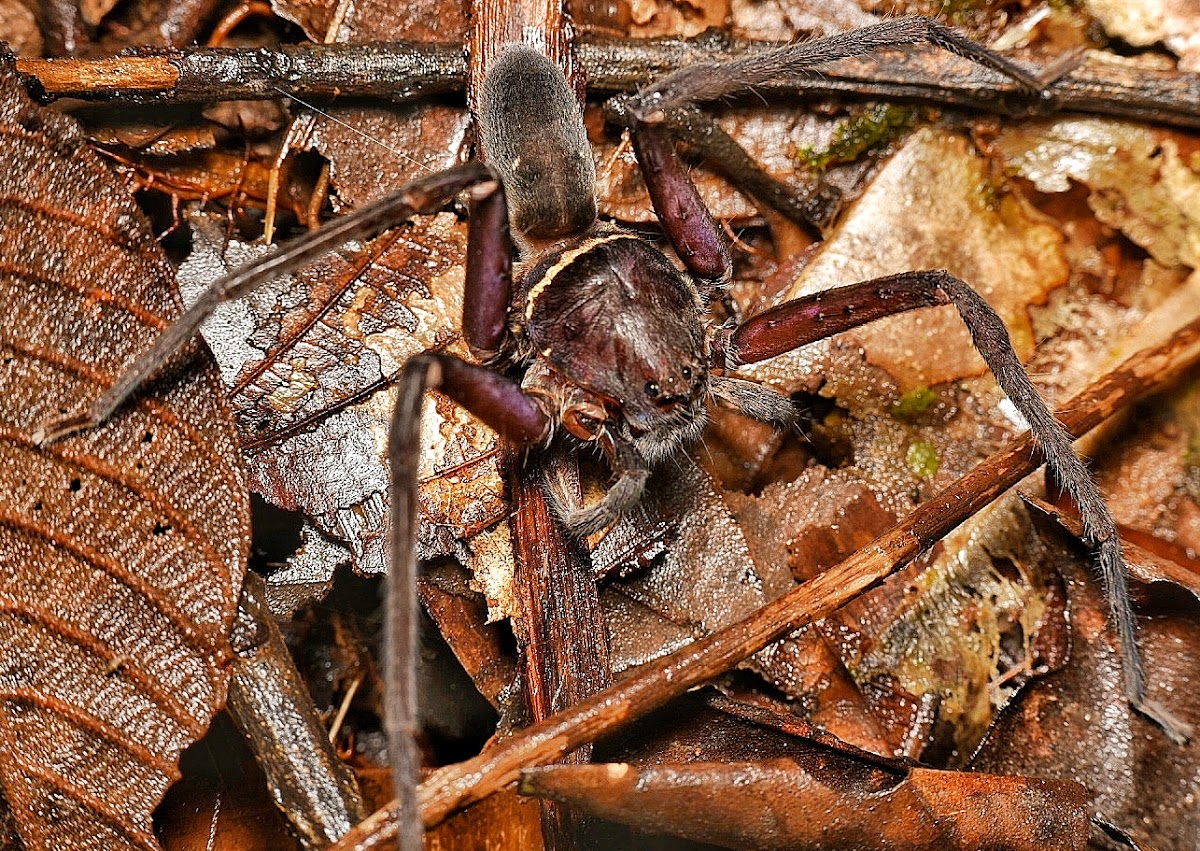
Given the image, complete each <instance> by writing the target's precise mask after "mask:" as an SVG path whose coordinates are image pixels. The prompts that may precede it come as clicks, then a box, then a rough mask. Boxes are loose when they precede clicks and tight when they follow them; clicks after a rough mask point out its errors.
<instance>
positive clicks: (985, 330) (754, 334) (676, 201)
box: [616, 16, 1191, 741]
mask: <svg viewBox="0 0 1200 851" xmlns="http://www.w3.org/2000/svg"><path fill="white" fill-rule="evenodd" d="M921 41H927V42H929V43H931V44H933V45H936V46H938V47H941V48H943V49H945V50H948V51H950V52H952V53H955V54H957V55H959V56H963V57H964V58H966V59H970V60H971V61H973V62H976V63H978V64H980V65H983V66H985V67H987V68H991V69H992V70H994V71H997V72H998V73H1001V74H1004V75H1005V76H1007V77H1010V78H1012V79H1013V80H1015V81H1016V82H1017V83H1019V84H1020V85H1021V86H1023V87H1024V88H1027V89H1028V90H1030V91H1031V92H1034V93H1036V94H1040V95H1042V96H1043V97H1045V98H1047V99H1049V95H1048V93H1047V91H1046V88H1045V86H1044V85H1043V83H1042V82H1041V81H1040V80H1039V79H1038V78H1037V77H1036V76H1034V75H1033V74H1031V73H1029V72H1028V71H1026V70H1025V69H1023V68H1021V67H1020V66H1018V65H1016V64H1015V63H1013V62H1011V61H1009V60H1008V59H1006V58H1004V57H1003V56H1001V55H1000V54H998V53H995V52H994V51H991V50H989V49H987V48H986V47H983V46H982V45H979V44H976V43H975V42H973V41H971V40H969V39H967V38H965V37H964V36H961V35H959V34H958V33H956V32H955V31H954V30H952V29H950V28H948V27H946V26H944V25H942V24H939V23H937V22H936V21H933V20H931V19H929V18H926V17H922V16H912V17H907V18H897V19H893V20H889V21H883V22H881V23H879V24H876V25H875V26H871V27H865V28H863V29H859V30H852V31H850V32H846V33H839V34H837V35H834V36H831V37H829V38H824V39H818V40H816V41H811V42H806V43H803V44H796V45H788V46H786V47H781V48H778V49H776V50H772V51H767V52H765V53H763V54H761V55H759V56H750V57H746V58H745V59H739V60H735V61H734V62H730V63H727V64H724V65H713V64H698V65H692V66H689V67H687V68H683V69H681V70H679V71H676V72H675V73H673V74H670V75H668V76H667V77H665V78H663V79H662V80H660V81H658V82H656V83H653V84H651V85H650V86H647V87H645V88H643V89H641V90H639V91H638V93H637V94H636V95H634V96H633V97H632V98H629V99H628V100H627V101H626V102H625V103H624V104H623V105H622V106H621V107H620V108H619V109H617V110H616V112H617V114H618V115H620V116H621V117H623V118H624V119H625V120H626V121H627V122H628V124H629V126H630V131H631V134H632V135H633V138H634V142H635V145H634V150H635V151H636V153H637V156H638V160H639V163H640V164H641V166H642V173H643V175H644V176H645V179H646V184H647V188H648V189H649V191H650V198H651V201H652V202H653V203H654V207H655V209H656V210H657V211H658V215H659V218H660V220H661V221H662V223H663V230H664V232H665V233H666V234H667V237H668V239H669V240H670V241H671V244H672V245H673V246H674V247H675V248H676V251H677V252H678V253H679V255H680V257H681V259H682V260H683V261H684V263H685V265H687V266H688V268H689V269H690V270H691V271H692V272H693V273H694V274H696V275H697V276H699V277H701V278H708V279H710V280H718V281H719V280H720V279H721V278H722V277H727V276H728V265H727V264H728V255H727V254H724V253H723V252H724V245H723V243H721V239H720V235H719V233H718V232H717V229H716V225H715V224H714V223H713V221H712V217H711V216H710V215H709V214H708V211H707V210H706V209H705V208H704V204H703V201H702V200H701V199H700V196H699V193H698V192H697V190H696V187H695V184H694V183H692V180H691V178H690V177H689V176H688V174H687V172H686V170H685V169H684V168H683V166H682V164H681V163H680V160H679V158H678V156H677V155H676V154H675V153H674V150H673V146H672V144H671V141H670V138H669V136H668V133H667V132H665V131H666V130H669V129H670V128H671V127H672V126H675V127H679V126H683V127H685V128H686V127H687V123H686V121H685V120H684V119H683V118H674V119H673V118H672V117H673V116H674V115H675V114H676V113H679V112H680V111H682V110H685V109H691V108H692V105H693V104H695V103H698V102H704V101H712V100H716V99H718V98H722V97H726V96H728V95H732V94H737V93H741V92H745V91H748V90H752V89H753V88H754V87H755V86H757V85H761V84H763V83H766V82H768V81H777V80H780V79H783V78H787V77H788V76H791V75H797V74H803V73H804V72H805V70H806V69H809V68H811V67H812V66H815V65H819V64H820V63H822V62H828V61H831V60H834V59H841V58H845V57H848V56H854V55H858V54H862V53H866V52H869V51H871V50H876V49H881V48H889V47H899V46H902V45H906V44H914V43H918V42H921ZM660 128H665V130H664V129H660ZM706 230H707V231H708V232H707V233H705V232H704V231H706ZM714 244H719V245H720V249H719V251H718V250H717V249H714V248H713V247H712V246H713V245H714ZM947 303H953V304H954V305H955V307H956V308H957V309H958V312H959V315H960V316H962V318H963V321H964V322H965V323H966V325H967V327H968V329H969V330H970V333H971V339H972V341H973V342H974V344H975V347H976V349H978V350H979V352H980V354H981V355H982V356H983V359H984V361H985V362H986V363H987V364H988V366H989V368H990V369H991V370H992V373H993V374H994V375H995V376H996V380H997V382H998V383H999V384H1000V386H1001V388H1002V389H1003V390H1004V392H1005V393H1006V394H1008V397H1009V398H1010V399H1011V400H1012V402H1013V404H1014V405H1015V406H1016V407H1017V410H1019V411H1020V412H1021V414H1022V415H1023V416H1024V417H1025V419H1026V421H1027V422H1028V423H1029V426H1030V431H1031V432H1032V433H1033V436H1034V438H1035V439H1036V440H1037V442H1038V443H1039V445H1040V446H1041V447H1042V451H1043V454H1044V455H1045V457H1046V462H1047V465H1048V466H1049V467H1050V469H1051V470H1052V471H1053V473H1054V474H1055V475H1056V476H1058V477H1059V479H1060V481H1061V482H1062V483H1063V485H1064V486H1065V487H1066V489H1067V491H1068V492H1069V493H1070V494H1071V496H1072V497H1073V498H1074V499H1075V502H1076V504H1077V505H1078V506H1079V511H1080V515H1081V517H1082V520H1083V524H1084V531H1085V535H1086V539H1087V542H1088V543H1089V544H1091V545H1092V546H1094V547H1095V548H1096V550H1097V555H1098V560H1099V562H1100V570H1101V576H1102V578H1103V582H1104V587H1105V590H1106V593H1107V596H1108V600H1109V608H1110V617H1111V620H1112V623H1113V626H1114V628H1115V629H1116V631H1117V635H1118V639H1119V642H1120V646H1121V660H1122V666H1123V670H1124V677H1125V693H1126V696H1127V697H1128V699H1129V702H1130V704H1131V705H1132V706H1133V707H1134V708H1135V709H1137V710H1138V711H1139V712H1141V713H1142V714H1144V715H1146V716H1147V717H1149V718H1151V719H1152V720H1154V721H1155V722H1156V723H1158V724H1159V726H1160V727H1162V729H1163V730H1164V731H1165V732H1166V733H1167V734H1168V736H1170V737H1171V738H1172V739H1174V740H1176V741H1183V740H1185V739H1186V738H1187V737H1188V736H1190V734H1191V733H1190V730H1189V728H1188V725H1186V724H1184V723H1182V722H1181V721H1179V720H1177V719H1175V718H1173V717H1172V716H1171V715H1170V713H1169V712H1168V711H1167V710H1166V709H1165V708H1163V707H1162V706H1160V705H1158V704H1156V703H1154V702H1152V701H1150V700H1148V699H1147V698H1146V686H1145V679H1146V678H1145V672H1144V670H1143V667H1142V663H1141V655H1140V652H1139V650H1138V645H1137V639H1136V624H1135V619H1134V614H1133V607H1132V604H1131V603H1130V600H1129V591H1128V587H1127V584H1126V573H1127V568H1126V565H1125V559H1124V555H1123V554H1122V551H1121V542H1120V537H1119V535H1118V534H1117V528H1116V522H1115V521H1114V520H1113V517H1112V514H1111V513H1110V512H1109V510H1108V506H1107V505H1106V504H1105V502H1104V499H1103V497H1102V496H1101V494H1100V491H1099V489H1098V488H1097V487H1096V485H1095V483H1094V482H1093V481H1092V478H1091V475H1090V474H1089V473H1088V470H1087V467H1086V466H1085V465H1084V463H1083V461H1082V460H1080V458H1079V456H1077V455H1076V454H1075V451H1074V449H1073V448H1072V446H1071V440H1070V438H1069V436H1068V435H1067V434H1066V432H1065V431H1064V430H1063V428H1062V426H1061V425H1059V423H1058V421H1057V420H1056V419H1055V418H1054V415H1053V414H1052V413H1051V412H1050V410H1049V408H1047V406H1046V404H1045V403H1044V402H1043V401H1042V398H1041V397H1040V396H1039V395H1038V393H1037V390H1036V389H1035V388H1034V386H1033V384H1032V382H1031V381H1030V380H1029V376H1028V375H1027V374H1026V372H1025V369H1024V367H1023V366H1022V365H1021V362H1020V360H1019V359H1018V358H1017V356H1016V353H1015V352H1014V351H1013V348H1012V341H1011V340H1010V339H1009V336H1008V330H1007V329H1006V328H1005V327H1004V323H1003V322H1001V321H1000V318H999V317H998V316H997V315H996V313H995V311H993V310H992V308H991V307H990V306H989V305H988V304H987V302H986V301H984V300H983V299H982V298H981V297H980V296H979V295H978V294H977V293H976V292H975V291H974V290H973V289H971V288H970V286H968V285H967V284H966V283H965V282H963V281H961V280H959V279H958V278H955V277H954V276H952V275H950V274H949V273H948V272H945V271H926V272H906V273H902V274H899V275H893V276H890V277H886V278H880V279H877V280H874V281H864V282H862V283H858V284H850V285H849V286H845V287H839V288H836V289H833V290H830V291H828V292H824V293H819V294H817V295H814V296H809V297H806V298H801V299H796V300H794V301H792V302H789V303H788V304H784V305H780V306H779V307H776V308H774V309H773V310H770V311H767V312H766V313H763V314H761V315H759V316H756V317H752V318H751V319H749V320H747V321H746V322H744V323H742V325H740V326H739V327H738V328H736V329H735V330H734V331H733V332H732V333H731V334H728V335H727V336H726V337H725V338H724V339H721V338H720V337H719V338H718V339H717V341H716V344H715V345H716V350H715V351H714V356H715V357H716V358H717V360H720V359H721V358H722V357H723V358H724V360H725V363H724V364H718V365H724V366H735V365H737V364H740V363H750V362H754V361H759V360H765V359H766V358H769V357H773V356H775V355H778V354H782V353H783V352H785V351H789V350H791V349H794V348H799V347H800V346H803V345H806V344H807V343H811V342H815V341H816V340H819V339H823V338H825V337H828V336H830V335H832V334H836V333H838V332H839V331H842V330H846V329H848V328H854V327H857V326H859V325H862V324H864V323H867V322H872V321H874V320H876V319H879V318H882V317H884V316H890V315H893V314H896V313H902V312H905V311H908V310H914V309H916V308H919V307H928V306H932V305H936V304H947Z"/></svg>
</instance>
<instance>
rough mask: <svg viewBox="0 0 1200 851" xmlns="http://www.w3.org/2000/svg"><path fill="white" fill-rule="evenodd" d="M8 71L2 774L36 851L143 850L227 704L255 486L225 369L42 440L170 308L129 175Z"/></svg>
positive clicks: (180, 369)
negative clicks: (126, 180) (219, 376)
mask: <svg viewBox="0 0 1200 851" xmlns="http://www.w3.org/2000/svg"><path fill="white" fill-rule="evenodd" d="M3 82H4V89H3V94H2V95H0V97H2V98H3V100H2V101H0V145H2V146H3V160H4V162H5V163H6V168H5V169H4V170H3V173H2V174H0V182H2V183H3V186H2V188H0V201H2V204H3V209H2V212H0V230H2V232H3V233H2V236H3V238H2V239H0V249H2V252H3V256H2V259H0V270H2V271H0V286H2V287H3V289H4V296H3V304H4V314H5V317H6V318H5V321H4V323H3V328H4V330H3V336H2V338H0V339H2V343H0V345H2V348H3V362H2V363H3V366H2V367H0V423H2V425H0V433H2V434H3V437H4V440H3V442H2V443H0V457H2V461H0V479H2V481H3V485H2V486H0V493H2V494H3V497H2V502H3V505H2V506H0V512H2V520H3V522H2V523H0V564H2V565H3V570H4V575H5V581H4V592H3V602H2V603H0V742H2V743H3V746H2V747H0V784H2V785H3V792H4V796H5V797H6V798H7V799H8V803H9V806H10V807H11V809H12V813H13V816H14V819H15V822H16V824H17V825H18V829H19V830H20V832H21V836H22V838H23V840H24V843H25V846H26V847H27V848H29V849H31V851H42V849H45V851H62V849H74V848H95V849H113V848H142V849H152V848H157V847H158V844H157V841H156V839H155V837H154V834H153V830H152V826H151V822H150V816H151V812H152V811H153V809H154V807H155V806H156V805H157V804H158V801H159V799H160V798H161V797H162V795H163V792H164V791H165V790H166V788H167V786H168V785H169V784H170V783H171V782H172V781H173V780H174V779H175V778H176V777H177V776H178V768H177V762H178V758H179V754H180V752H181V751H182V750H183V749H184V748H185V747H187V746H188V745H189V744H191V743H192V742H193V741H195V740H196V739H197V738H199V737H200V735H201V734H202V733H203V732H204V730H205V729H206V728H207V727H208V723H209V721H210V719H211V718H212V716H213V714H214V713H215V712H216V711H217V710H218V709H220V708H221V706H222V705H223V704H224V702H225V691H226V687H227V684H228V669H227V666H228V663H229V661H230V653H231V651H230V649H229V641H228V633H229V629H230V625H231V623H232V620H233V615H234V611H235V608H236V605H237V599H238V593H239V592H240V590H241V583H242V574H243V571H244V569H245V559H246V555H247V550H248V546H249V517H248V513H249V512H248V508H249V507H248V497H247V494H246V490H245V484H244V479H243V476H242V473H241V469H240V464H239V463H238V458H237V454H236V453H237V448H236V444H235V443H234V440H233V433H232V427H231V426H232V423H231V422H230V421H229V418H228V414H227V411H226V410H225V408H224V407H223V406H222V405H221V403H220V401H219V400H220V396H219V392H218V385H217V383H216V380H215V376H214V375H212V374H211V373H210V372H208V371H206V370H196V369H194V368H191V367H189V366H187V365H185V364H181V363H178V362H177V363H176V364H175V366H174V367H173V368H171V369H169V370H168V375H169V378H166V379H164V381H163V382H162V384H161V385H160V386H157V387H156V388H154V389H152V390H150V391H147V392H146V393H143V394H142V396H141V397H140V398H139V400H138V401H137V402H136V403H134V404H131V405H129V406H127V407H126V408H124V409H123V410H122V411H121V412H120V413H118V414H117V415H116V416H115V417H113V419H112V421H111V422H110V423H109V424H107V425H106V426H104V427H102V428H98V429H96V430H93V431H90V432H88V433H85V434H83V435H80V436H77V437H72V438H68V439H65V440H62V441H60V442H56V443H54V444H52V445H49V446H45V447H38V446H36V445H35V444H34V442H33V439H32V437H31V434H32V432H33V431H34V430H35V429H36V428H38V427H39V426H42V425H44V424H45V423H47V422H52V421H55V420H58V419H60V418H62V417H63V416H64V415H71V414H76V413H78V412H79V411H80V410H81V409H83V408H84V407H86V405H87V404H88V403H89V402H91V401H92V400H93V399H94V398H95V397H96V396H98V395H99V394H100V393H101V392H102V390H103V389H104V388H106V387H107V386H108V385H109V384H111V383H112V382H113V380H114V378H115V376H117V375H118V374H119V373H120V372H121V370H122V369H123V368H124V367H125V365H126V364H127V363H128V362H129V361H130V360H131V359H132V358H133V357H134V356H135V355H136V354H138V353H139V352H141V351H142V350H143V349H145V348H146V347H147V346H148V345H149V343H150V342H152V341H153V339H154V338H155V337H156V336H157V334H158V333H159V332H160V331H161V330H162V329H163V328H164V327H165V326H166V325H167V324H168V323H169V322H170V321H171V319H172V318H174V317H175V316H176V315H178V313H179V310H180V308H179V303H178V299H177V295H176V294H175V293H174V286H173V273H172V270H171V268H170V266H169V265H168V263H167V261H166V258H165V256H164V255H163V252H162V250H161V249H160V247H159V245H158V244H157V242H156V241H155V239H154V237H153V235H152V234H151V232H150V228H149V226H148V224H147V222H146V221H145V219H144V217H143V216H142V214H141V212H140V211H139V210H138V208H137V207H136V205H135V204H134V202H133V200H132V199H131V198H130V197H129V196H128V194H127V193H126V191H125V188H124V186H122V185H121V184H120V183H119V182H118V181H116V180H115V179H114V178H113V176H112V175H111V173H110V172H109V171H108V169H107V168H106V166H104V165H103V164H102V163H101V162H100V161H99V159H98V158H97V157H96V156H95V154H94V153H92V151H91V150H90V149H89V148H88V146H87V144H86V142H85V141H84V139H83V136H82V134H81V133H80V132H79V131H78V129H77V128H76V127H75V125H74V124H73V123H72V122H70V121H69V120H66V119H64V118H62V117H60V116H58V115H56V114H53V113H50V112H48V111H45V110H42V109H40V108H37V107H35V106H34V105H33V104H31V103H30V102H29V100H28V99H27V98H26V96H25V94H24V92H23V89H22V88H21V86H20V84H19V82H18V81H17V80H16V78H15V75H14V74H12V73H11V71H9V70H8V69H7V68H6V69H4V81H3Z"/></svg>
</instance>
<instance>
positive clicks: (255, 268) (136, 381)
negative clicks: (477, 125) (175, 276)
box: [34, 161, 496, 443]
mask: <svg viewBox="0 0 1200 851" xmlns="http://www.w3.org/2000/svg"><path fill="white" fill-rule="evenodd" d="M495 181H496V174H495V172H493V171H492V170H491V169H490V168H488V167H487V166H486V165H484V164H483V163H480V162H477V161H473V162H469V163H466V164H465V165H460V166H455V167H454V168H451V169H447V170H446V171H442V172H438V173H437V174H431V175H429V176H427V177H422V178H420V179H418V180H414V181H413V182H411V183H407V184H405V185H404V186H402V187H400V188H399V189H398V190H396V191H395V192H393V193H392V194H390V195H388V196H387V197H386V198H382V199H380V200H379V201H376V202H375V203H373V204H369V205H368V206H366V207H363V208H362V209H360V210H355V211H354V212H353V213H350V214H349V215H346V216H342V217H340V218H337V219H333V220H332V221H330V222H327V223H326V224H324V225H322V226H321V227H320V228H318V229H317V230H315V231H312V232H310V233H308V234H305V235H304V236H301V237H297V238H296V239H294V240H292V241H291V242H288V243H286V244H284V245H283V246H282V247H281V248H280V250H279V251H276V252H275V253H274V254H268V255H265V256H264V257H260V258H259V259H257V260H254V261H252V262H250V263H247V264H246V265H244V266H241V267H239V268H237V269H235V270H234V271H232V272H230V273H229V274H228V275H226V276H225V277H223V278H221V279H220V280H217V281H214V282H213V284H212V285H211V286H209V288H208V289H206V290H205V291H204V292H203V293H202V294H201V295H200V298H198V299H197V300H196V302H195V303H194V304H193V305H192V306H191V307H190V308H189V309H188V310H187V311H186V312H185V313H184V314H183V315H182V316H181V317H179V319H177V320H175V322H174V323H173V324H172V325H171V327H169V328H168V329H167V330H166V331H164V332H163V333H162V335H161V336H160V337H159V338H158V339H157V340H155V342H154V345H153V346H151V347H150V348H149V349H147V350H146V351H145V352H143V353H142V354H141V355H139V356H138V357H137V358H136V359H135V360H134V361H133V363H132V364H130V365H129V367H128V368H127V369H126V370H125V372H123V373H122V374H121V376H120V377H119V378H118V379H117V380H116V382H114V383H113V385H112V386H111V387H109V388H108V390H106V391H105V392H104V393H103V394H102V395H101V396H100V397H99V398H97V399H96V400H95V401H94V402H93V403H92V404H91V405H90V406H88V409H87V410H86V411H84V412H83V413H81V414H77V415H73V416H70V417H67V418H65V419H62V420H58V421H55V422H51V423H46V424H45V425H44V426H42V428H40V429H38V430H37V432H35V434H34V440H35V441H36V442H37V443H44V442H46V441H53V440H58V439H59V438H62V437H66V436H67V435H69V434H74V433H76V432H79V431H83V430H85V429H89V428H94V427H95V426H98V425H100V424H101V423H103V422H104V421H105V420H107V419H108V418H109V417H111V416H112V414H113V412H114V411H116V410H117V408H119V407H120V406H121V405H122V404H124V403H125V401H126V400H128V399H129V397H130V396H132V395H133V393H134V391H135V390H137V389H138V387H140V386H141V385H142V384H143V383H145V381H146V379H148V378H149V377H150V376H152V375H154V374H155V373H157V372H158V371H160V370H161V369H162V368H163V367H164V366H166V365H167V363H168V362H169V361H170V360H171V359H172V357H173V356H174V355H175V353H176V352H178V351H179V350H180V349H181V348H183V346H184V345H185V344H186V343H187V342H188V341H189V340H191V339H192V337H193V336H195V334H196V331H198V330H199V328H200V326H201V325H202V324H204V321H205V320H206V319H208V317H209V316H211V315H212V312H213V310H215V309H216V308H217V307H218V306H220V305H222V304H224V303H226V302H229V301H234V300H235V299H239V298H241V297H242V296H245V295H248V294H249V293H252V292H254V291H255V290H257V289H258V288H259V287H261V286H263V285H264V284H266V283H267V282H268V281H273V280H275V279H277V278H279V277H280V276H281V275H285V274H287V273H289V272H293V271H295V270H296V269H299V268H300V267H301V266H304V265H305V264H306V263H309V262H311V261H313V260H315V259H317V258H318V257H321V256H322V255H324V254H326V253H328V252H330V251H332V250H333V249H335V248H338V247H339V246H341V245H344V244H345V243H346V242H349V241H350V240H353V239H365V238H368V237H371V236H374V235H376V234H378V233H380V232H381V231H383V230H385V229H387V228H389V227H392V226H394V225H396V224H398V223H399V222H401V221H403V220H404V219H407V218H409V217H411V216H414V215H427V214H430V213H434V212H437V210H439V209H441V208H442V207H443V206H445V205H446V204H447V203H448V202H449V201H451V200H452V199H453V198H454V197H455V196H457V195H458V194H459V193H461V192H463V191H464V190H466V189H469V188H470V187H472V186H475V185H476V184H479V183H485V182H492V183H494V182H495Z"/></svg>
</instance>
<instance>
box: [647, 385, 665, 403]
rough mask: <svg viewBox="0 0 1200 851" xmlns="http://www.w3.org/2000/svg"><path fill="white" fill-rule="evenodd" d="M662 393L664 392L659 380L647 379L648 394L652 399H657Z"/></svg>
mask: <svg viewBox="0 0 1200 851" xmlns="http://www.w3.org/2000/svg"><path fill="white" fill-rule="evenodd" d="M661 393H662V388H661V387H659V386H658V382H657V381H647V382H646V395H647V396H649V397H650V398H651V399H657V398H658V397H659V395H660V394H661Z"/></svg>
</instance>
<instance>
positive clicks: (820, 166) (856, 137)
mask: <svg viewBox="0 0 1200 851" xmlns="http://www.w3.org/2000/svg"><path fill="white" fill-rule="evenodd" d="M915 117H916V112H915V110H912V109H908V108H907V107H900V106H895V105H894V104H888V103H875V104H871V105H870V106H869V107H867V109H866V110H865V111H864V112H862V113H860V114H859V115H857V116H854V117H852V118H849V119H847V120H846V121H844V122H842V123H841V124H840V125H838V127H837V129H835V130H834V131H833V142H832V144H830V146H829V147H828V148H827V149H825V150H824V151H817V150H816V149H814V148H811V147H808V146H805V147H803V148H801V149H800V150H799V151H798V152H797V157H798V158H799V159H800V162H801V163H803V164H804V165H805V166H806V167H807V168H808V169H809V170H810V171H812V172H814V173H817V174H820V173H821V172H823V171H825V169H827V168H829V167H830V166H832V165H837V164H838V163H848V162H854V160H856V159H858V158H859V157H860V156H862V155H863V154H865V153H866V152H867V151H870V150H872V149H874V148H880V147H883V146H884V145H886V144H888V143H889V142H891V141H893V140H894V139H896V138H897V137H899V136H900V134H902V133H903V132H904V131H905V130H907V129H908V128H909V127H911V126H912V124H913V121H914V120H915Z"/></svg>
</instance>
